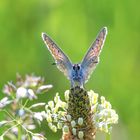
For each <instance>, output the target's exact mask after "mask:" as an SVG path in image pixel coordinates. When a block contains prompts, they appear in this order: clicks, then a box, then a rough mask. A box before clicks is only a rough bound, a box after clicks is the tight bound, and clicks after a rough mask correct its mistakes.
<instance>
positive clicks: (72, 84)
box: [70, 80, 75, 89]
mask: <svg viewBox="0 0 140 140" xmlns="http://www.w3.org/2000/svg"><path fill="white" fill-rule="evenodd" d="M70 82H71V89H72V88H74V85H75V83H74V81H73V80H71V81H70Z"/></svg>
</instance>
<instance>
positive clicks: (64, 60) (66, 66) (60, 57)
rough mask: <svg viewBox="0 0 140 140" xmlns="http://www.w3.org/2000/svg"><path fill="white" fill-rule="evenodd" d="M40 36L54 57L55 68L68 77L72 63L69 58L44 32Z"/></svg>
mask: <svg viewBox="0 0 140 140" xmlns="http://www.w3.org/2000/svg"><path fill="white" fill-rule="evenodd" d="M42 38H43V40H44V42H45V44H46V46H47V48H48V50H49V51H50V53H51V54H52V56H53V58H54V59H55V63H56V66H57V68H58V69H59V70H60V71H61V72H63V73H64V75H65V76H66V77H67V78H68V79H70V74H71V69H72V63H71V61H70V60H69V58H68V57H67V56H66V55H65V54H64V53H63V51H62V50H61V49H60V48H59V47H58V46H57V45H56V44H55V43H54V41H53V40H52V39H51V38H50V37H49V36H48V35H46V34H45V33H42Z"/></svg>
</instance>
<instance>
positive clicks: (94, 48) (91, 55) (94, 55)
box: [81, 27, 107, 82]
mask: <svg viewBox="0 0 140 140" xmlns="http://www.w3.org/2000/svg"><path fill="white" fill-rule="evenodd" d="M106 35H107V28H106V27H104V28H103V29H102V30H101V31H100V32H99V34H98V36H97V38H96V40H95V41H94V42H93V44H92V45H91V47H90V48H89V50H88V52H87V53H86V55H85V57H84V59H83V60H82V63H81V68H82V71H83V76H84V82H86V81H87V80H88V79H89V77H90V75H91V73H92V72H93V70H94V69H95V67H96V65H97V64H98V62H99V55H100V52H101V49H102V47H103V44H104V41H105V38H106Z"/></svg>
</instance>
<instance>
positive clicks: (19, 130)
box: [18, 124, 22, 140]
mask: <svg viewBox="0 0 140 140" xmlns="http://www.w3.org/2000/svg"><path fill="white" fill-rule="evenodd" d="M21 129H22V128H21V125H20V124H19V125H18V140H21V136H22V133H21Z"/></svg>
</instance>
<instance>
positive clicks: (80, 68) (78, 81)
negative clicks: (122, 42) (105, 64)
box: [42, 27, 107, 88]
mask: <svg viewBox="0 0 140 140" xmlns="http://www.w3.org/2000/svg"><path fill="white" fill-rule="evenodd" d="M106 35H107V28H106V27H104V28H103V29H101V31H100V32H99V34H98V35H97V37H96V40H95V41H94V42H93V43H92V45H91V47H90V48H89V50H88V51H87V53H86V55H85V56H84V58H83V60H82V62H81V63H79V64H73V63H72V62H71V60H70V59H69V58H68V57H67V55H66V54H64V52H63V51H62V50H61V49H60V48H59V47H58V46H57V45H56V44H55V42H54V41H53V40H52V39H51V38H50V37H49V36H48V35H47V34H45V33H42V38H43V40H44V42H45V44H46V46H47V48H48V50H49V51H50V53H51V54H52V56H53V58H54V59H55V63H56V66H57V68H58V69H59V70H60V71H62V72H63V73H64V75H65V76H66V77H67V78H68V79H69V80H70V82H71V87H72V88H73V87H75V86H76V85H78V86H80V87H83V85H84V84H85V83H86V82H87V81H88V79H89V78H90V75H91V73H92V72H93V70H94V69H95V67H96V65H97V64H98V62H99V55H100V52H101V50H102V47H103V45H104V41H105V38H106Z"/></svg>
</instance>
